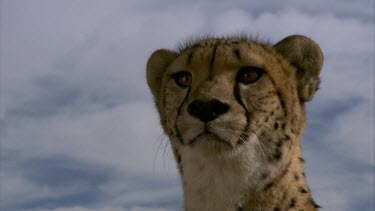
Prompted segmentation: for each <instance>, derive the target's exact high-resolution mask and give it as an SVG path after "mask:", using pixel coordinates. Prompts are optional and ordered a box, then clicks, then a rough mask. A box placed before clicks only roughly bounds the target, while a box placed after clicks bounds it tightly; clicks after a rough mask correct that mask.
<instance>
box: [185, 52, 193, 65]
mask: <svg viewBox="0 0 375 211" xmlns="http://www.w3.org/2000/svg"><path fill="white" fill-rule="evenodd" d="M193 54H194V51H193V50H192V51H191V52H190V53H189V54H188V58H187V60H186V66H189V65H190V63H191V60H192V58H193Z"/></svg>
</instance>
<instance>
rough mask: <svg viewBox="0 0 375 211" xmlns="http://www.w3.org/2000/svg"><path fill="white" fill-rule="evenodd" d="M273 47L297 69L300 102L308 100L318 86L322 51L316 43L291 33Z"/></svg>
mask: <svg viewBox="0 0 375 211" xmlns="http://www.w3.org/2000/svg"><path fill="white" fill-rule="evenodd" d="M274 47H275V49H276V51H277V52H278V53H280V54H281V55H282V56H283V57H284V58H285V59H286V60H288V61H289V63H290V64H291V65H292V66H294V67H295V68H296V70H297V72H296V75H297V89H298V95H299V98H300V100H301V102H306V101H310V100H311V99H312V97H313V96H314V94H315V91H316V90H317V89H318V88H319V87H318V86H319V82H320V80H319V74H320V71H321V69H322V65H323V53H322V51H321V50H320V47H319V45H318V44H316V43H315V42H314V41H312V40H311V39H310V38H307V37H305V36H302V35H292V36H289V37H286V38H284V39H283V40H281V41H280V42H278V43H277V44H276V45H275V46H274Z"/></svg>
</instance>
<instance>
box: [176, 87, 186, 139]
mask: <svg viewBox="0 0 375 211" xmlns="http://www.w3.org/2000/svg"><path fill="white" fill-rule="evenodd" d="M189 94H190V87H189V89H188V90H187V93H186V96H185V98H184V100H183V101H182V103H181V105H180V107H178V110H177V117H176V120H175V123H174V124H175V125H174V127H175V130H176V138H177V140H178V142H180V143H182V144H183V143H184V140H182V136H181V133H180V131H179V130H178V127H177V119H178V117H179V116H180V115H181V110H182V107H183V106H184V104H185V103H186V101H187V99H188V97H189Z"/></svg>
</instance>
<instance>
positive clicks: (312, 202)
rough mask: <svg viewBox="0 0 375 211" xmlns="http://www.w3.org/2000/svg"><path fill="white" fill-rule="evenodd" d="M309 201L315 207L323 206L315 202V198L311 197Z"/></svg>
mask: <svg viewBox="0 0 375 211" xmlns="http://www.w3.org/2000/svg"><path fill="white" fill-rule="evenodd" d="M309 203H310V204H311V205H312V206H313V207H314V208H321V206H319V205H318V204H316V203H315V201H314V199H312V198H309Z"/></svg>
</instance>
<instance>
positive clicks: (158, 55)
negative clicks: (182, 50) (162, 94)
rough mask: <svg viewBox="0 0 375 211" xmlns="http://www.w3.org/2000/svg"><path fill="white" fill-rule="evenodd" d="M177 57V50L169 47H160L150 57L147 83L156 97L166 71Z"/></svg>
mask: <svg viewBox="0 0 375 211" xmlns="http://www.w3.org/2000/svg"><path fill="white" fill-rule="evenodd" d="M176 57H177V53H176V52H173V51H170V50H167V49H159V50H157V51H155V52H154V53H153V54H152V55H151V56H150V58H149V59H148V62H147V83H148V86H149V87H150V89H151V92H152V94H153V95H154V97H155V98H157V97H158V96H159V89H160V84H161V81H162V78H163V73H164V71H165V70H166V69H167V67H168V66H169V65H170V64H171V63H172V61H173V60H174V59H175V58H176Z"/></svg>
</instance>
